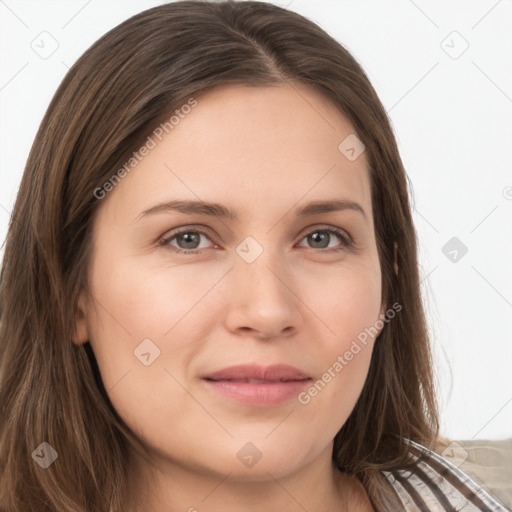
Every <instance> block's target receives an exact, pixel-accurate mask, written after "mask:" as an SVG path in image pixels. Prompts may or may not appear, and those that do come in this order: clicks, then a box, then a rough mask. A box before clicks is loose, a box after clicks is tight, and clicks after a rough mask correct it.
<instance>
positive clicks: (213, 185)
mask: <svg viewBox="0 0 512 512" xmlns="http://www.w3.org/2000/svg"><path fill="white" fill-rule="evenodd" d="M196 100H197V105H196V106H195V107H194V108H193V109H190V111H189V109H187V112H188V113H187V115H184V116H183V117H180V120H179V124H177V125H175V126H174V128H173V129H172V130H170V131H169V133H168V134H166V133H165V132H164V135H163V137H161V138H162V140H161V141H160V140H158V139H157V138H156V137H154V140H155V141H156V145H155V147H153V148H152V149H150V150H149V151H148V154H147V155H146V156H145V157H143V159H142V160H141V161H140V162H139V163H138V164H137V165H136V167H134V168H133V170H131V172H129V173H127V174H126V176H125V177H124V178H123V179H122V181H121V182H120V183H118V184H117V185H116V186H115V187H113V190H111V191H110V192H108V193H107V194H106V197H105V198H104V199H101V201H102V203H101V205H100V208H99V210H98V212H97V216H96V218H95V221H94V230H93V242H94V244H93V251H92V257H91V260H90V266H89V269H88V271H89V274H88V282H89V294H90V295H89V294H86V295H84V296H83V298H82V299H81V307H82V310H83V312H84V316H83V317H82V318H81V319H80V320H79V321H78V324H77V338H76V340H75V343H81V342H84V341H85V340H90V343H91V345H92V348H93V351H94V353H95V356H96V358H97V361H98V365H99V369H100V372H101V376H102V379H103V382H104V385H105V389H106V390H107V392H108V394H109V396H110V399H111V402H112V404H113V406H114V407H115V409H116V410H117V412H118V414H119V415H120V416H121V418H122V419H123V420H124V421H125V423H126V424H127V426H128V427H129V428H130V429H131V430H132V431H133V432H134V433H135V435H136V436H137V437H138V438H139V439H140V440H141V441H142V443H143V444H144V445H145V446H146V447H147V448H148V449H149V450H150V452H151V453H152V454H153V456H154V461H155V462H157V461H158V462H157V463H162V464H164V463H165V464H169V465H173V464H174V465H176V466H177V467H182V468H183V467H188V468H194V469H195V470H200V471H208V472H214V473H218V474H223V475H225V474H226V473H228V472H231V478H235V479H236V478H240V479H257V478H259V477H262V475H266V474H267V473H266V472H270V473H271V474H272V475H274V477H276V478H279V477H280V476H283V475H286V474H290V473H291V472H293V471H297V470H299V469H300V468H301V467H304V466H306V465H307V464H310V463H313V461H315V460H317V459H318V458H319V457H320V456H325V455H326V454H328V459H329V460H330V457H331V451H332V442H333V438H334V436H335V435H336V433H337V432H338V431H339V429H340V428H341V427H342V426H343V424H344V423H345V421H346V419H347V417H348V416H349V414H350V412H351V411H352V409H353V407H354V405H355V403H356V400H357V398H358V397H359V395H360V393H361V390H362V387H363V384H364V381H365V379H366V376H367V373H368V367H369V362H370V357H371V352H372V348H373V342H374V339H375V337H376V335H375V336H373V337H372V336H371V335H368V334H367V333H368V329H369V328H370V327H373V326H374V325H375V324H376V322H377V321H378V320H379V315H380V314H382V313H383V312H384V310H385V306H384V305H383V304H381V271H380V265H379V258H378V253H377V247H376V241H375V235H374V226H373V218H372V208H371V197H370V181H369V173H368V169H367V160H366V155H365V153H364V152H363V153H361V154H360V156H358V157H357V158H356V159H354V158H351V159H349V158H347V154H349V155H351V156H353V155H352V154H351V153H350V152H349V153H347V152H342V151H340V149H339V148H338V146H339V145H340V143H342V141H344V140H345V139H346V138H347V137H348V136H349V135H351V134H354V129H353V127H352V126H351V125H350V124H349V123H348V122H347V121H346V120H345V119H344V118H343V117H342V115H341V114H340V113H339V112H338V111H337V110H335V109H334V107H332V106H330V104H329V103H328V102H326V100H324V99H323V98H322V97H321V96H319V95H318V94H317V93H315V92H314V91H312V90H310V89H308V88H306V87H305V86H295V87H294V88H291V87H289V86H279V87H269V88H254V87H252V88H251V87H246V86H242V85H236V86H235V85H233V86H231V85H230V86H226V87H222V88H218V89H215V90H211V91H208V92H207V93H205V94H203V95H199V96H197V97H196ZM350 140H351V139H349V141H350ZM345 144H346V143H345ZM343 147H345V146H343ZM172 201H181V202H182V203H181V207H179V208H178V209H177V210H175V209H172V208H170V204H169V203H171V202H172ZM186 201H203V202H205V203H217V204H219V205H222V206H223V207H224V208H225V209H229V210H231V211H232V213H233V216H232V217H230V216H223V215H219V211H214V210H211V209H209V210H208V209H206V208H202V210H201V209H199V210H197V208H196V210H197V211H192V209H191V208H190V207H185V203H184V202H186ZM325 201H340V202H342V201H345V203H344V204H345V207H344V208H341V209H336V210H332V209H329V208H324V209H323V211H322V210H321V209H316V210H313V209H312V208H309V211H308V210H306V211H305V212H303V213H302V214H300V212H299V210H301V209H304V208H305V207H306V206H308V205H310V204H312V203H320V202H325ZM347 204H348V206H347ZM175 206H176V203H175ZM211 213H216V214H215V215H212V214H211ZM178 231H179V232H180V234H177V232H178ZM88 297H92V298H93V300H92V299H88ZM377 323H378V322H377ZM365 329H366V331H365ZM372 332H374V331H372ZM363 333H366V335H364V334H363ZM363 339H364V342H363V341H362V340H363ZM238 365H252V367H249V368H245V369H242V370H239V371H228V372H227V373H224V374H219V373H218V372H219V371H221V370H224V369H226V368H229V367H233V366H238ZM273 365H288V366H291V367H293V368H294V369H290V368H284V369H283V368H281V371H280V369H279V368H274V369H267V367H269V366H273ZM251 372H252V373H251ZM249 378H251V379H253V380H254V381H253V382H248V379H249ZM277 380H281V382H280V383H279V382H276V381H277ZM297 447H301V448H300V449H297Z"/></svg>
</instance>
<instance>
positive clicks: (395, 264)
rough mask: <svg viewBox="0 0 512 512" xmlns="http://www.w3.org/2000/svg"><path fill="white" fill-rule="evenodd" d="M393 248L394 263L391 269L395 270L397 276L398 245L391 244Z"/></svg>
mask: <svg viewBox="0 0 512 512" xmlns="http://www.w3.org/2000/svg"><path fill="white" fill-rule="evenodd" d="M393 247H394V251H395V261H394V263H393V268H394V269H395V274H396V275H398V258H397V251H398V244H397V243H396V242H393Z"/></svg>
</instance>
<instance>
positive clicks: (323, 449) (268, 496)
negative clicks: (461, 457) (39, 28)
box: [0, 1, 505, 512]
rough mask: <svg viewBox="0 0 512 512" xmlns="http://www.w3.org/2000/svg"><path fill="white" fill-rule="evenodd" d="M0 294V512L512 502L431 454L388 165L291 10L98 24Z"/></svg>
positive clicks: (428, 412)
mask: <svg viewBox="0 0 512 512" xmlns="http://www.w3.org/2000/svg"><path fill="white" fill-rule="evenodd" d="M0 300H1V302H0V304H1V311H2V316H1V324H0V358H1V367H0V368H1V369H0V389H1V392H0V393H1V394H0V401H1V404H2V411H3V415H2V418H1V420H0V433H1V435H0V461H1V463H0V464H1V477H0V500H1V501H0V508H1V510H3V511H6V512H7V511H8V512H14V511H21V510H23V511H38V512H42V511H48V512H49V511H59V512H60V511H75V512H76V511H80V512H86V511H93V510H94V511H105V512H107V511H112V512H118V511H128V512H132V511H133V512H135V511H139V510H152V511H155V512H156V511H158V512H160V511H162V512H163V511H170V510H173V511H175V510H176V511H178V510H188V511H190V512H191V511H195V510H197V511H206V510H208V511H212V512H213V511H218V510H223V511H224V512H226V511H227V512H229V511H231V510H244V511H249V512H251V511H256V510H287V511H299V510H311V511H313V510H332V511H335V510H336V511H342V510H343V511H345V510H347V511H348V510H350V511H356V510H357V511H371V510H376V511H384V510H386V511H396V510H411V511H412V510H459V509H462V508H463V507H465V508H464V510H479V511H480V510H496V511H502V510H505V508H503V507H502V506H501V505H499V504H498V503H497V501H495V500H494V499H493V498H492V497H491V496H489V495H488V494H487V493H486V492H485V491H484V490H483V489H480V488H479V487H478V486H477V485H476V484H475V483H474V482H473V481H471V480H470V479H469V478H468V477H467V476H466V475H464V473H462V472H461V471H459V470H457V469H456V468H455V467H454V466H452V465H450V464H449V463H448V462H447V461H445V460H444V459H443V458H441V457H439V456H436V455H435V454H434V453H433V451H432V450H433V448H434V446H435V444H436V442H437V440H438V414H437V408H436V400H435V396H434V387H433V378H432V368H431V355H430V348H429V340H428V335H427V328H426V323H425V316H424V312H423V309H422V304H421V298H420V287H419V276H418V265H417V254H416V238H415V231H414V227H413V224H412V219H411V212H410V206H409V203H408V196H407V183H406V175H405V171H404V168H403V165H402V162H401V160H400V156H399V153H398V150H397V146H396V142H395V139H394V136H393V132H392V130H391V127H390V125H389V122H388V119H387V116H386V113H385V111H384V109H383V107H382V104H381V103H380V101H379V99H378V97H377V95H376V93H375V91H374V89H373V88H372V86H371V84H370V83H369V81H368V79H367V77H366V76H365V74H364V72H363V71H362V69H361V67H360V66H359V65H358V64H357V62H356V61H355V60H354V58H353V57H352V56H351V55H350V54H349V53H348V52H347V51H346V50H345V49H344V48H343V47H342V46H341V45H340V44H339V43H337V42H336V41H335V40H333V39H332V38H331V37H330V36H328V35H327V34H326V33H325V32H324V31H322V30H321V29H320V28H319V27H318V26H316V25H315V24H313V23H312V22H310V21H308V20H307V19H305V18H303V17H301V16H299V15H298V14H295V13H293V12H290V11H287V10H285V9H282V8H279V7H276V6H273V5H270V4H266V3H260V2H250V1H248V2H241V3H235V2H218V3H213V4H210V3H207V2H202V1H199V2H175V3H171V4H165V5H162V6H159V7H156V8H153V9H150V10H148V11H145V12H143V13H141V14H139V15H137V16H134V17H133V18H131V19H129V20H127V21H126V22H124V23H122V24H121V25H119V26H118V27H116V28H114V29H113V30H111V31H110V32H109V33H108V34H106V35H105V36H104V37H102V38H101V39H100V40H99V41H98V42H97V43H95V44H94V45H93V46H92V47H91V48H90V49H89V50H88V51H87V52H86V53H85V54H84V55H83V56H82V57H81V58H80V59H79V60H78V61H77V62H76V63H75V65H74V66H73V67H72V68H71V69H70V71H69V73H68V74H67V76H66V77H65V79H64V81H63V83H62V84H61V86H60V87H59V89H58V91H57V93H56V94H55V97H54V99H53V101H52V102H51V104H50V107H49V109H48V112H47V113H46V115H45V118H44V119H43V122H42V124H41V127H40V130H39V132H38V134H37V136H36V140H35V142H34V145H33V148H32V151H31V154H30V156H29V160H28V163H27V167H26V170H25V173H24V176H23V179H22V183H21V187H20V191H19V194H18V198H17V201H16V205H15V209H14V212H13V217H12V223H11V226H10V229H9V233H8V237H7V242H6V249H5V257H4V262H3V267H2V275H1V288H0Z"/></svg>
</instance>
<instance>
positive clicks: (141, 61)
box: [0, 1, 438, 512]
mask: <svg viewBox="0 0 512 512" xmlns="http://www.w3.org/2000/svg"><path fill="white" fill-rule="evenodd" d="M284 83H286V84H289V85H292V86H293V84H295V83H301V84H306V85H309V86H310V87H311V88H313V89H315V90H316V91H319V92H321V93H322V94H323V95H324V97H325V98H326V99H328V100H329V101H330V102H331V103H332V104H333V105H335V106H336V107H337V108H338V109H339V110H340V111H341V112H342V113H343V114H344V115H345V116H346V118H347V119H348V120H349V121H350V123H351V124H352V125H353V127H354V129H355V131H356V133H357V136H358V138H359V139H360V140H361V141H363V143H364V145H365V147H366V155H367V158H368V162H369V167H370V169H369V171H370V179H371V199H372V207H373V217H374V223H375V236H376V241H377V247H378V254H379V258H380V264H381V270H382V299H383V301H385V302H386V303H387V304H388V305H391V304H394V303H399V304H400V305H401V306H402V309H401V311H400V313H398V314H396V316H395V318H393V319H392V320H391V321H389V322H387V323H386V325H385V326H384V328H383V330H382V332H381V334H380V335H379V337H378V339H377V341H376V345H375V348H374V352H373V355H372V360H371V364H370V370H369V374H368V378H367V381H366V383H365V386H364V389H363V391H362V393H361V396H360V398H359V400H358V402H357V404H356V406H355V408H354V410H353V412H352V413H351V415H350V417H349V418H348V420H347V422H346V423H345V425H344V426H343V427H342V429H341V430H340V432H339V433H338V434H337V435H336V437H335V439H334V450H333V460H334V461H335V463H336V464H337V466H338V467H339V468H340V469H341V470H342V471H346V472H348V473H351V474H355V475H356V476H357V477H358V478H359V479H360V481H361V482H362V483H363V484H364V485H365V486H366V488H367V489H368V491H369V493H370V496H371V498H372V501H373V503H374V506H375V508H377V509H379V510H380V506H381V505H382V503H383V502H384V501H383V500H384V498H383V496H384V494H385V492H386V490H389V486H388V485H387V484H386V483H385V481H384V479H383V475H382V473H381V470H386V469H390V468H393V467H397V466H400V467H403V466H404V465H405V464H406V463H407V462H408V457H407V447H406V444H405V443H404V441H403V438H408V439H411V440H414V441H416V442H419V443H421V444H424V445H426V446H428V447H432V446H433V443H434V441H435V439H436V437H437V434H438V413H437V405H436V400H435V396H434V386H433V375H432V363H431V352H430V346H429V335H428V329H427V325H426V320H425V314H424V310H423V306H422V302H421V296H420V280H419V272H418V262H417V248H416V234H415V229H414V226H413V222H412V216H411V209H410V205H409V200H408V184H407V176H406V173H405V170H404V167H403V164H402V161H401V159H400V155H399V152H398V148H397V144H396V141H395V138H394V134H393V131H392V128H391V126H390V123H389V120H388V117H387V115H386V112H385V109H384V108H383V106H382V104H381V102H380V100H379V98H378V97H377V94H376V92H375V90H374V89H373V87H372V85H371V84H370V82H369V80H368V78H367V76H366V75H365V73H364V71H363V70H362V68H361V67H360V65H359V64H358V63H357V62H356V60H355V59H354V58H353V57H352V56H351V55H350V53H349V52H348V51H347V50H346V49H345V48H344V47H343V46H342V45H341V44H340V43H338V42H337V41H336V40H334V39H333V38H332V37H331V36H329V35H328V34H327V33H326V32H324V31H323V30H322V29H321V28H319V27H318V26H317V25H315V24H314V23H312V22H311V21H309V20H308V19H306V18H304V17H302V16H300V15H299V14H296V13H294V12H291V11H288V10H286V9H283V8H280V7H277V6H275V5H272V4H268V3H263V2H254V1H244V2H234V1H225V2H214V3H208V2H206V1H178V2H174V3H168V4H164V5H161V6H158V7H155V8H152V9H149V10H146V11H144V12H142V13H140V14H138V15H136V16H133V17H132V18H130V19H128V20H127V21H125V22H123V23H121V24H120V25H119V26H117V27H115V28H114V29H112V30H111V31H110V32H108V33H107V34H106V35H104V36H103V37H102V38H101V39H99V40H98V41H97V42H96V43H95V44H93V45H92V46H91V47H90V48H89V49H88V50H87V51H86V52H85V53H84V55H83V56H82V57H81V58H80V59H78V61H77V62H76V63H75V64H74V65H73V66H72V68H71V69H70V70H69V72H68V73H67V75H66V77H65V78H64V80H63V81H62V84H61V85H60V87H59V88H58V90H57V92H56V93H55V96H54V98H53V100H52V101H51V104H50V106H49V108H48V110H47V112H46V115H45V116H44V119H43V121H42V123H41V126H40V128H39V131H38V133H37V135H36V138H35V141H34V144H33V146H32V149H31V152H30V155H29V158H28V161H27V165H26V168H25V171H24V175H23V179H22V181H21V186H20V189H19V193H18V197H17V200H16V204H15V207H14V211H13V214H12V219H11V223H10V226H9V231H8V235H7V240H6V247H5V255H4V261H3V267H2V271H1V281H0V311H1V317H0V405H1V416H0V503H1V504H2V506H3V507H5V511H7V512H18V511H23V512H32V511H33V512H36V511H37V512H49V511H59V512H61V511H62V512H64V511H69V512H71V511H73V512H88V511H92V510H94V511H95V512H96V511H105V512H106V511H108V510H109V508H110V506H112V510H115V511H116V512H117V511H120V510H122V507H123V499H122V498H123V495H124V493H125V490H126V485H125V484H126V481H127V473H126V467H127V462H128V461H127V452H128V450H127V443H129V442H132V441H131V440H130V435H131V434H130V431H129V430H128V428H127V427H126V426H125V425H124V423H123V421H122V420H121V419H120V418H119V417H118V415H117V414H116V412H115V410H114V409H113V407H112V405H111V403H110V401H109V399H108V395H107V393H106V391H105V389H104V388H103V386H102V383H101V379H100V376H99V371H98V367H97V365H96V362H95V358H94V354H93V353H92V351H91V348H90V344H89V343H85V344H82V345H75V344H73V343H72V342H71V339H72V338H73V335H74V326H75V318H76V314H77V303H78V296H79V293H80V291H81V290H82V289H87V269H88V260H89V256H90V247H91V228H92V223H93V220H94V213H95V211H96V210H97V208H98V206H99V204H100V203H101V201H99V200H98V199H97V197H96V196H97V195H96V196H95V191H96V190H97V189H98V188H101V187H103V186H104V184H105V183H106V182H107V181H109V180H110V179H111V177H112V175H113V171H115V170H117V169H120V168H121V167H122V165H123V164H124V163H125V162H126V161H127V160H128V159H129V158H130V156H131V155H132V153H133V151H134V150H137V149H138V148H139V147H141V145H142V143H143V141H144V140H145V139H146V137H147V135H148V133H149V131H150V130H151V129H152V128H154V127H155V126H156V125H157V124H158V121H159V120H161V119H162V116H163V115H169V113H171V112H173V111H174V110H175V109H177V108H179V107H180V106H181V105H183V104H185V103H187V101H188V100H189V99H190V98H191V97H194V96H195V95H198V94H199V93H200V92H202V91H206V90H208V89H210V88H212V87H218V86H222V85H225V84H245V85H250V86H257V87H270V86H277V85H280V84H284ZM340 142H341V141H340ZM133 172H137V171H136V170H134V171H133ZM395 247H396V248H397V263H398V274H396V272H395V270H394V252H395ZM42 442H46V443H48V444H49V445H50V446H51V447H53V448H54V449H55V450H56V452H57V454H58V460H57V461H56V463H54V464H51V465H50V466H49V467H48V468H47V469H44V470H43V469H42V468H41V467H40V466H39V465H38V464H36V463H35V462H34V460H33V458H34V456H33V452H34V450H36V449H37V448H38V447H39V446H40V445H41V443H42ZM39 449H42V448H39Z"/></svg>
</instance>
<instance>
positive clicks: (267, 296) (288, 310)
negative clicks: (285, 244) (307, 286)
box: [225, 250, 301, 339]
mask: <svg viewBox="0 0 512 512" xmlns="http://www.w3.org/2000/svg"><path fill="white" fill-rule="evenodd" d="M228 276H229V285H228V286H229V292H228V293H229V298H228V308H229V310H228V313H227V316H226V320H225V321H226V327H227V328H228V329H229V330H230V331H231V332H237V333H238V334H250V335H252V336H253V337H256V338H259V339H272V338H279V337H288V336H292V335H293V334H294V333H296V332H297V330H298V329H299V323H300V320H301V316H300V309H299V308H300V304H301V300H300V299H299V297H298V296H297V289H296V288H297V285H296V283H295V282H294V275H293V272H291V268H290V266H289V265H286V263H285V262H283V259H282V255H281V257H280V256H278V255H277V254H275V253H272V254H271V251H270V250H264V251H263V253H262V254H261V255H260V256H259V257H258V258H257V259H256V260H255V261H253V262H252V263H248V262H247V261H245V260H244V259H243V258H241V257H239V256H236V258H235V264H234V268H233V270H232V271H231V272H230V273H229V274H228Z"/></svg>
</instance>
